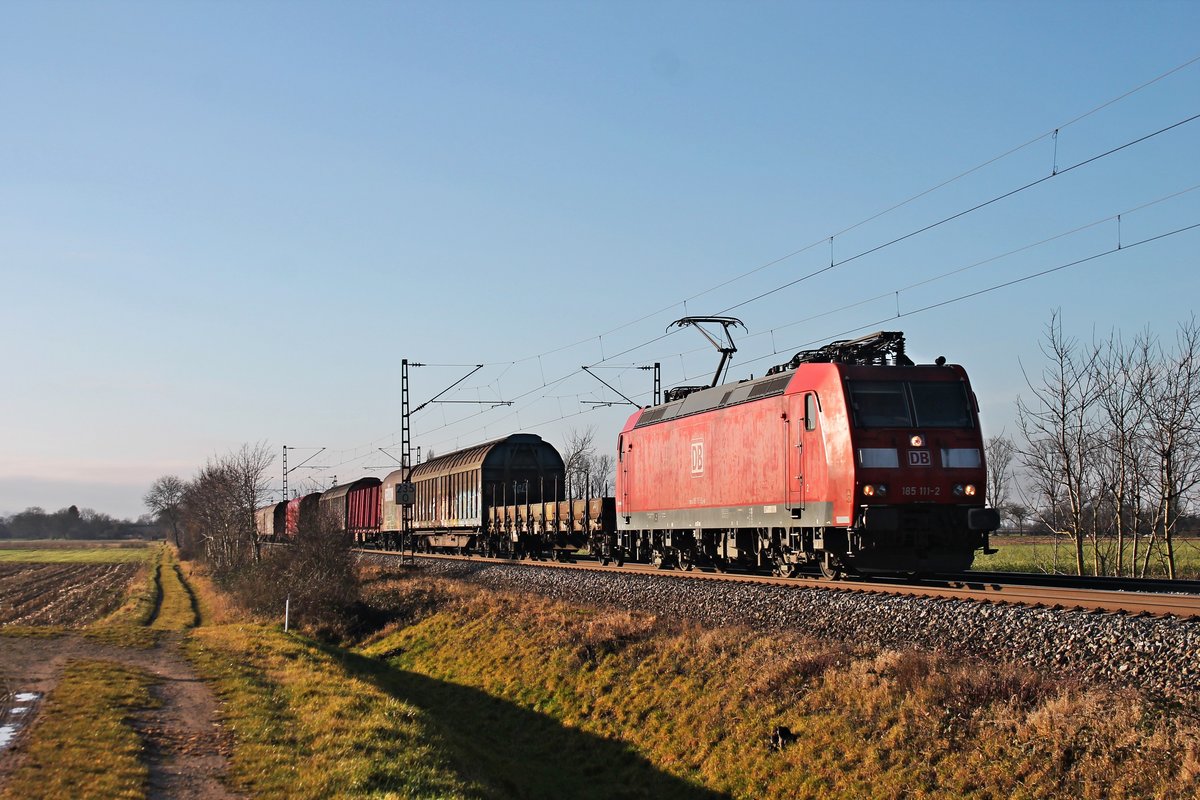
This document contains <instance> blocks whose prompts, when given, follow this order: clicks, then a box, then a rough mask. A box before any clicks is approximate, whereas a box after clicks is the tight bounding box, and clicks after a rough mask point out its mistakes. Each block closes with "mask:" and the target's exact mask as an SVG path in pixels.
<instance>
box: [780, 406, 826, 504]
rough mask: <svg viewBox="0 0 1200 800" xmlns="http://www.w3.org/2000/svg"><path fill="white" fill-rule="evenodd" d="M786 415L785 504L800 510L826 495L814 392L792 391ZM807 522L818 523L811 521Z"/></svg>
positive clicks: (823, 450)
mask: <svg viewBox="0 0 1200 800" xmlns="http://www.w3.org/2000/svg"><path fill="white" fill-rule="evenodd" d="M790 411H791V413H790V414H789V415H788V417H789V419H788V423H789V431H788V439H789V443H788V450H789V453H788V505H789V506H790V507H791V508H792V509H793V510H795V509H799V510H800V511H802V512H807V511H809V508H810V506H812V505H813V504H814V503H819V502H821V501H823V500H826V499H827V498H825V497H824V494H825V492H824V488H823V487H824V485H825V481H826V479H827V477H828V468H827V465H826V463H825V441H824V438H823V437H822V435H821V407H820V400H819V398H818V397H817V395H816V393H815V392H803V393H801V394H796V395H792V397H791V409H790ZM810 524H821V523H820V522H812V521H810Z"/></svg>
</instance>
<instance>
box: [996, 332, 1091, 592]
mask: <svg viewBox="0 0 1200 800" xmlns="http://www.w3.org/2000/svg"><path fill="white" fill-rule="evenodd" d="M1040 347H1041V350H1042V353H1043V354H1044V355H1045V356H1046V358H1047V359H1048V360H1049V362H1050V363H1049V365H1048V366H1047V367H1046V368H1044V369H1043V370H1042V374H1041V379H1040V381H1039V382H1036V383H1035V382H1034V381H1033V380H1032V379H1031V378H1030V377H1029V376H1028V375H1026V378H1025V381H1026V384H1027V385H1028V386H1029V390H1030V392H1031V393H1032V395H1033V400H1032V402H1031V403H1027V402H1025V400H1023V399H1021V398H1018V399H1017V418H1018V421H1019V423H1020V426H1021V433H1022V435H1023V437H1024V439H1025V447H1024V449H1023V450H1022V451H1021V456H1022V463H1023V464H1024V466H1025V467H1026V468H1027V469H1028V470H1029V471H1030V473H1031V474H1032V475H1033V476H1034V480H1035V483H1037V484H1038V485H1039V486H1040V487H1041V489H1042V491H1043V492H1044V493H1045V494H1046V499H1048V500H1050V501H1051V507H1050V511H1051V514H1052V515H1054V516H1058V514H1057V510H1056V509H1054V508H1053V505H1054V501H1055V500H1058V501H1060V502H1061V503H1063V509H1062V510H1063V511H1064V512H1065V513H1064V514H1063V516H1062V518H1061V519H1060V520H1059V523H1060V524H1059V525H1057V526H1056V525H1053V524H1052V523H1051V521H1050V520H1046V521H1047V524H1051V526H1052V528H1053V529H1054V530H1057V531H1060V532H1063V533H1066V534H1068V535H1069V536H1070V537H1071V540H1072V542H1073V544H1074V549H1075V570H1076V573H1077V574H1079V575H1082V574H1083V564H1084V559H1083V552H1084V541H1085V539H1086V538H1087V537H1088V536H1089V534H1091V535H1092V536H1093V537H1094V535H1095V528H1094V527H1089V525H1090V522H1091V520H1090V509H1091V508H1094V506H1095V503H1094V498H1095V484H1096V481H1095V469H1094V465H1095V462H1094V459H1093V454H1094V450H1095V447H1096V444H1095V439H1096V435H1095V429H1094V421H1093V416H1092V410H1093V408H1094V406H1095V403H1096V401H1097V396H1098V394H1099V387H1098V386H1097V378H1096V369H1095V362H1096V360H1097V358H1098V357H1099V349H1098V348H1096V347H1095V346H1092V347H1090V348H1087V349H1084V348H1082V347H1081V346H1080V345H1079V343H1078V341H1077V340H1075V339H1068V338H1066V337H1065V336H1064V335H1063V331H1062V321H1061V320H1060V319H1059V315H1058V312H1055V313H1054V314H1052V315H1051V318H1050V322H1049V323H1048V324H1047V325H1046V332H1045V339H1044V341H1043V342H1042V344H1041V345H1040ZM1099 567H1100V564H1099V556H1098V552H1097V553H1096V563H1095V568H1096V569H1097V570H1099Z"/></svg>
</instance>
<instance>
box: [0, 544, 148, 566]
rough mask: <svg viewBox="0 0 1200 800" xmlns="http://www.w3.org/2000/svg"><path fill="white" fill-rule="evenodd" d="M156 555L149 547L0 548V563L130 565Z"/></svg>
mask: <svg viewBox="0 0 1200 800" xmlns="http://www.w3.org/2000/svg"><path fill="white" fill-rule="evenodd" d="M155 555H157V549H156V548H150V547H81V548H55V549H28V550H24V549H16V550H5V549H2V548H0V562H23V563H29V564H130V563H134V562H137V561H149V560H151V559H153V558H154V557H155Z"/></svg>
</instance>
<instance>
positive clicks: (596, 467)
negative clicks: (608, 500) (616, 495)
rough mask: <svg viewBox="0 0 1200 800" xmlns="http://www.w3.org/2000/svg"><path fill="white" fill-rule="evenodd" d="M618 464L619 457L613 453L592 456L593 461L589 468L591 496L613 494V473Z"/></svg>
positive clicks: (589, 492)
mask: <svg viewBox="0 0 1200 800" xmlns="http://www.w3.org/2000/svg"><path fill="white" fill-rule="evenodd" d="M616 465H617V459H616V458H615V457H614V456H613V454H612V453H603V454H601V455H594V456H592V463H591V465H590V466H589V468H588V474H589V477H590V481H591V485H590V486H589V487H588V494H589V496H591V497H607V496H608V495H610V494H612V491H613V474H614V470H615V469H616Z"/></svg>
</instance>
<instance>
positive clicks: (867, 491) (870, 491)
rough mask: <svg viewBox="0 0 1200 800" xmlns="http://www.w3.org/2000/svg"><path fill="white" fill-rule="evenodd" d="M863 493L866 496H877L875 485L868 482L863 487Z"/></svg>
mask: <svg viewBox="0 0 1200 800" xmlns="http://www.w3.org/2000/svg"><path fill="white" fill-rule="evenodd" d="M863 495H864V496H865V497H874V496H875V487H874V486H871V485H870V484H867V485H866V486H864V487H863Z"/></svg>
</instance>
